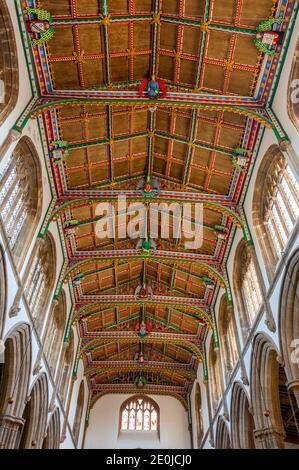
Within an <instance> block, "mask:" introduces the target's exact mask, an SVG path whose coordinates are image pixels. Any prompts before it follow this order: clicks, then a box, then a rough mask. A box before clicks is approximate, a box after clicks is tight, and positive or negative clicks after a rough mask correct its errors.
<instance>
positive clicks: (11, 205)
mask: <svg viewBox="0 0 299 470" xmlns="http://www.w3.org/2000/svg"><path fill="white" fill-rule="evenodd" d="M40 181H41V169H40V165H39V162H38V157H37V155H36V151H35V150H34V147H33V144H32V142H31V141H30V140H29V139H28V138H27V137H24V138H23V139H21V140H20V142H19V143H18V145H17V146H16V148H15V150H14V152H13V153H12V154H11V156H10V157H9V158H8V160H7V161H6V163H5V164H4V166H3V167H2V169H1V171H0V215H1V218H2V221H3V225H4V228H5V230H6V233H7V237H8V238H9V240H10V248H11V250H12V251H13V253H14V256H15V258H16V260H17V261H18V262H19V263H20V262H21V261H22V259H23V257H24V256H25V254H26V250H27V248H28V244H29V243H30V242H31V240H32V235H33V233H34V231H35V229H36V226H37V224H38V221H39V217H40V211H41V201H42V194H41V192H42V187H41V183H40Z"/></svg>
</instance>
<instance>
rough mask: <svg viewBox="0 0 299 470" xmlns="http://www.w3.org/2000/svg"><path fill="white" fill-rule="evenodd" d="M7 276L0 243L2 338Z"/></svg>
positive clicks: (0, 324) (0, 335)
mask: <svg viewBox="0 0 299 470" xmlns="http://www.w3.org/2000/svg"><path fill="white" fill-rule="evenodd" d="M6 292H7V277H6V265H5V258H4V250H3V248H2V246H1V245H0V338H2V332H3V326H4V319H5V311H6Z"/></svg>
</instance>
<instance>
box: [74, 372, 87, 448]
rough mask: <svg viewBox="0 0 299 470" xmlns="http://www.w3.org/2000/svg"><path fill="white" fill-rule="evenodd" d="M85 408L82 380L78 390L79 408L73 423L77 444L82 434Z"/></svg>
mask: <svg viewBox="0 0 299 470" xmlns="http://www.w3.org/2000/svg"><path fill="white" fill-rule="evenodd" d="M83 408H84V381H83V380H82V381H81V383H80V388H79V392H78V398H77V408H76V414H75V418H74V424H73V436H74V440H75V443H76V445H78V441H79V436H80V429H81V425H82V416H83Z"/></svg>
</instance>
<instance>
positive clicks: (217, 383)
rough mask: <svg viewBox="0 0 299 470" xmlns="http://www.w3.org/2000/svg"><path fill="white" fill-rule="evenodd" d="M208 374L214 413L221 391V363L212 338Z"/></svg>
mask: <svg viewBox="0 0 299 470" xmlns="http://www.w3.org/2000/svg"><path fill="white" fill-rule="evenodd" d="M209 372H210V373H209V377H210V390H211V396H212V406H213V409H214V411H216V409H217V406H218V404H219V401H220V398H221V396H222V392H223V390H222V380H221V363H220V354H219V348H217V347H216V345H215V340H214V337H213V336H212V338H211V343H210V349H209Z"/></svg>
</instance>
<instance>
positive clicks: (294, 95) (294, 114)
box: [288, 39, 299, 131]
mask: <svg viewBox="0 0 299 470" xmlns="http://www.w3.org/2000/svg"><path fill="white" fill-rule="evenodd" d="M298 86H299V39H298V41H297V44H296V50H295V54H294V59H293V64H292V69H291V74H290V80H289V86H288V115H289V118H290V119H291V121H292V123H293V124H294V126H295V127H296V129H297V130H298V131H299V106H298V105H299V103H298Z"/></svg>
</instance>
